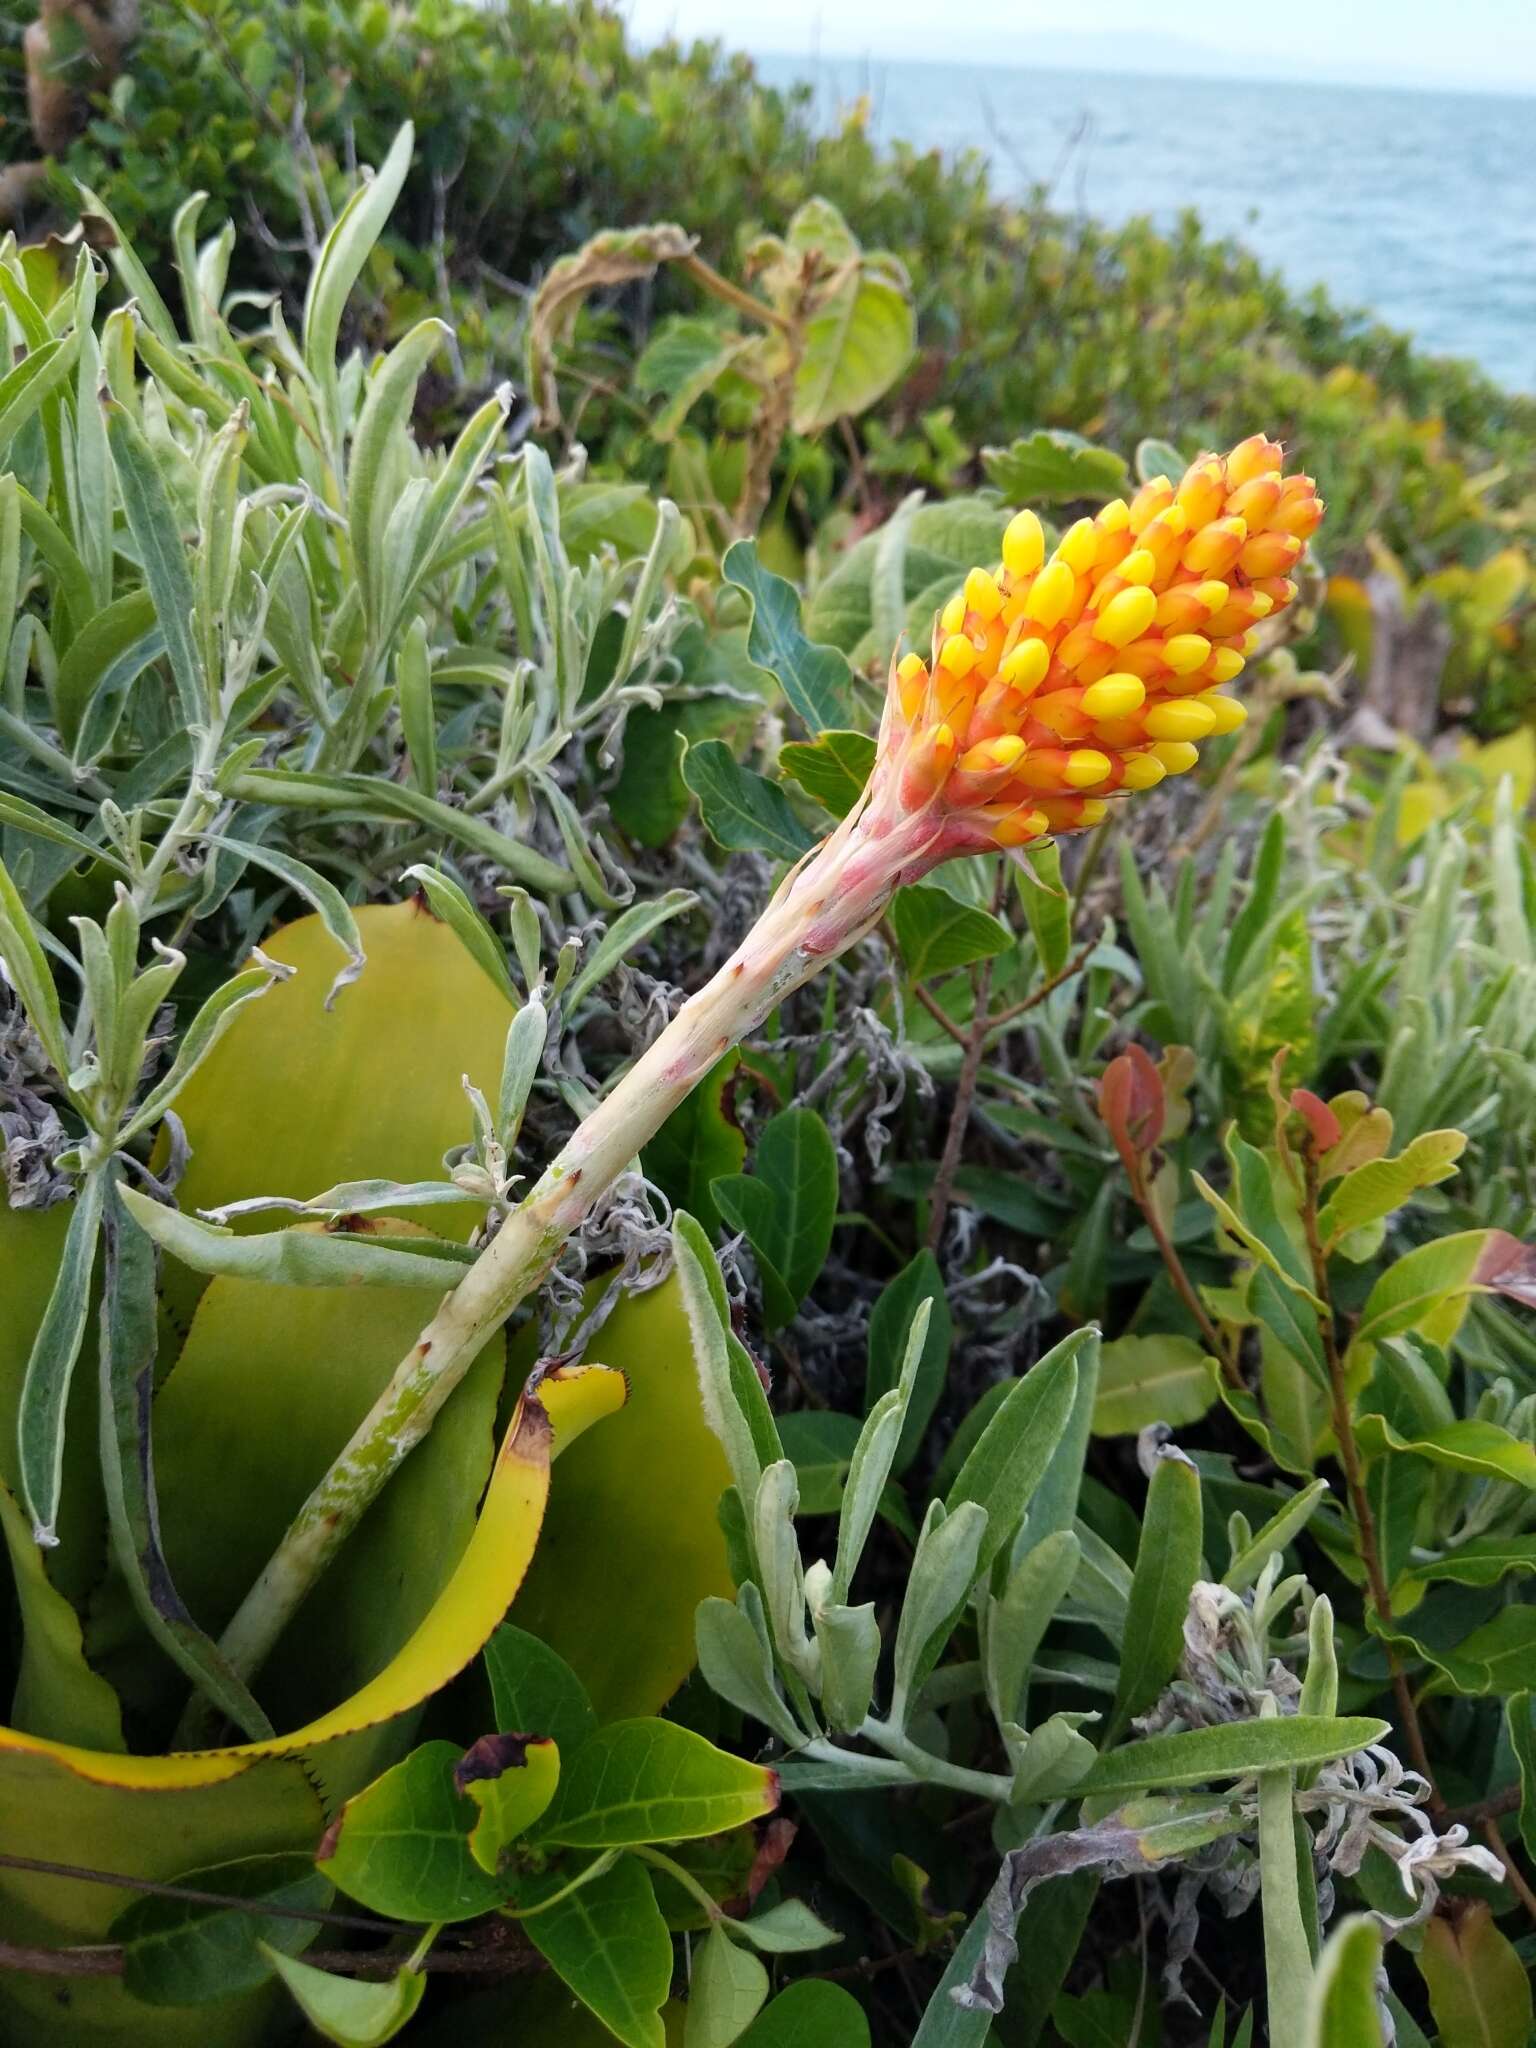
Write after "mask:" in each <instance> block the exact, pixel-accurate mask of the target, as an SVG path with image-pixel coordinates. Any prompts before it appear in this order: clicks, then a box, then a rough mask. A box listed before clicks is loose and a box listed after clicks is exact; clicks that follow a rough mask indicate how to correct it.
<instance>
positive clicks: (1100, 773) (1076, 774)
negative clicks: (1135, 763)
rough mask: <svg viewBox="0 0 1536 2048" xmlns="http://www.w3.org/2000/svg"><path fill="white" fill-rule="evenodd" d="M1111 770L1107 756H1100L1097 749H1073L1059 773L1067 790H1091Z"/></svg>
mask: <svg viewBox="0 0 1536 2048" xmlns="http://www.w3.org/2000/svg"><path fill="white" fill-rule="evenodd" d="M1113 768H1114V763H1113V762H1112V761H1111V760H1110V758H1109V756H1108V754H1101V753H1100V752H1099V750H1098V748H1097V747H1074V748H1073V750H1072V752H1071V753H1070V754H1068V756H1067V763H1066V766H1065V767H1064V768H1063V769H1062V771H1061V773H1062V779H1063V780H1064V781H1065V783H1066V785H1067V787H1068V788H1069V789H1092V788H1094V786H1095V785H1096V784H1098V783H1100V782H1102V781H1103V780H1104V779H1105V777H1106V776H1107V775H1109V774H1110V773H1111V772H1112V771H1113Z"/></svg>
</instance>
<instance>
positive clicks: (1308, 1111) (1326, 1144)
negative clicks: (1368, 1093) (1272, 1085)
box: [1291, 1088, 1344, 1158]
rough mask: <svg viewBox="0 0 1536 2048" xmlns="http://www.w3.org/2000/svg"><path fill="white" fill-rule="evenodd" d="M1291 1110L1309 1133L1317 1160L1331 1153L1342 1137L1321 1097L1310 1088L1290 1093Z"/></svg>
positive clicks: (1332, 1115)
mask: <svg viewBox="0 0 1536 2048" xmlns="http://www.w3.org/2000/svg"><path fill="white" fill-rule="evenodd" d="M1291 1108H1292V1110H1293V1111H1294V1112H1295V1114H1296V1115H1297V1116H1299V1117H1300V1118H1301V1119H1302V1121H1303V1122H1304V1123H1305V1124H1306V1126H1307V1129H1308V1130H1309V1131H1310V1132H1311V1134H1312V1150H1313V1153H1314V1154H1315V1155H1316V1156H1317V1157H1318V1158H1321V1157H1322V1155H1323V1153H1325V1152H1329V1151H1332V1149H1333V1147H1334V1146H1335V1145H1337V1144H1338V1143H1339V1141H1340V1139H1341V1138H1342V1137H1343V1136H1344V1133H1343V1131H1342V1129H1341V1128H1340V1125H1339V1120H1338V1118H1337V1117H1336V1116H1335V1115H1334V1113H1333V1111H1332V1110H1331V1109H1330V1108H1329V1107H1328V1105H1327V1103H1326V1102H1324V1101H1323V1099H1322V1097H1321V1096H1318V1095H1314V1094H1313V1093H1312V1090H1311V1089H1310V1088H1296V1089H1293V1090H1292V1091H1291Z"/></svg>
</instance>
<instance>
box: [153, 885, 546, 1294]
mask: <svg viewBox="0 0 1536 2048" xmlns="http://www.w3.org/2000/svg"><path fill="white" fill-rule="evenodd" d="M355 916H356V919H357V926H358V931H359V933H360V935H361V938H362V943H363V946H364V949H365V951H366V953H367V955H368V967H367V970H366V972H365V973H364V974H363V976H362V978H361V980H359V981H358V982H357V984H356V985H355V986H354V987H352V988H349V989H347V990H346V992H345V993H344V994H343V995H342V996H341V997H340V998H339V999H338V1001H337V1003H336V1005H335V1008H334V1009H331V1010H327V1009H326V1008H325V996H326V991H327V989H328V988H329V986H330V983H331V979H332V977H333V975H334V973H335V966H336V954H335V946H334V942H333V940H332V938H331V936H330V934H329V933H328V932H327V931H326V929H325V927H324V925H323V924H322V923H321V921H320V919H319V918H318V917H306V918H300V919H299V920H298V921H297V922H296V923H294V924H291V925H287V926H285V927H284V928H283V929H282V930H281V931H278V932H276V933H274V934H272V935H271V936H270V937H269V938H267V939H266V940H265V942H264V951H265V952H266V953H268V954H269V955H270V957H271V958H272V959H274V960H276V961H278V962H280V963H281V964H282V965H284V966H287V967H292V968H293V969H295V970H296V971H295V973H294V974H293V976H292V978H291V979H290V980H287V981H284V982H282V983H281V984H280V985H279V986H278V987H276V988H274V989H273V990H272V991H271V993H270V994H269V995H267V996H264V997H263V998H262V1000H261V1002H260V1003H255V1004H251V1005H249V1006H247V1007H246V1008H244V1009H242V1010H241V1011H239V1012H238V1014H237V1015H236V1016H235V1018H234V1020H233V1021H232V1023H231V1024H230V1025H229V1028H228V1029H227V1031H226V1032H225V1033H224V1035H223V1037H222V1038H221V1039H220V1040H219V1042H218V1044H217V1045H216V1046H215V1048H214V1050H213V1052H212V1053H211V1054H210V1055H209V1057H208V1058H207V1059H206V1060H204V1062H203V1063H202V1065H201V1066H200V1067H199V1068H198V1070H197V1072H196V1073H195V1074H194V1075H193V1076H192V1078H191V1080H190V1081H189V1082H188V1083H187V1085H186V1087H185V1088H184V1089H183V1090H182V1093H181V1095H180V1097H179V1098H178V1100H177V1104H176V1110H177V1114H178V1115H179V1116H180V1118H181V1119H182V1122H183V1123H184V1124H185V1126H186V1131H187V1137H188V1140H189V1142H190V1144H191V1147H192V1159H191V1163H190V1165H189V1166H188V1168H187V1172H186V1174H185V1176H184V1178H183V1179H182V1181H181V1182H180V1184H179V1186H178V1189H177V1194H178V1198H179V1201H180V1204H181V1208H182V1210H183V1211H184V1212H185V1213H187V1214H189V1215H190V1214H191V1213H193V1212H194V1211H197V1210H209V1209H217V1208H221V1207H223V1206H224V1205H225V1204H227V1203H230V1202H237V1201H244V1200H247V1199H249V1198H250V1197H253V1196H257V1195H286V1196H290V1197H292V1198H293V1199H294V1200H295V1201H307V1200H308V1199H309V1197H310V1196H311V1195H314V1194H315V1193H317V1192H318V1191H319V1190H320V1189H322V1188H329V1187H333V1186H335V1185H336V1184H337V1183H338V1182H342V1181H348V1180H361V1179H369V1178H378V1179H382V1180H394V1181H399V1182H401V1183H402V1184H410V1183H411V1182H415V1181H427V1180H439V1179H441V1178H442V1170H443V1168H442V1162H443V1154H444V1153H445V1152H446V1151H447V1150H448V1149H449V1148H450V1147H451V1146H453V1145H458V1144H462V1143H463V1142H464V1141H465V1140H466V1139H467V1138H468V1137H469V1135H470V1129H471V1125H470V1116H469V1106H468V1104H467V1102H466V1101H465V1099H464V1090H463V1086H462V1079H461V1077H462V1076H463V1075H465V1074H467V1075H468V1076H469V1078H470V1080H471V1081H473V1082H474V1084H475V1086H476V1087H477V1088H479V1090H480V1091H481V1093H482V1094H483V1095H485V1096H486V1098H487V1099H488V1100H494V1099H495V1096H496V1083H497V1076H498V1074H499V1073H500V1071H501V1059H502V1052H503V1048H504V1046H505V1043H506V1036H507V1028H508V1026H509V1024H510V1023H511V1021H512V1017H513V1014H514V1013H513V1008H512V1005H511V1003H510V1002H509V1001H508V1000H507V999H506V998H505V997H504V996H502V995H500V994H498V993H497V991H496V990H495V989H494V988H493V987H492V986H491V983H490V981H489V979H488V978H487V976H486V975H485V974H483V973H482V972H481V970H480V968H479V967H478V966H477V965H476V963H475V962H474V960H473V959H472V958H471V957H470V955H469V954H468V953H467V952H466V951H465V950H464V947H463V946H462V944H461V943H460V941H459V939H458V938H457V937H456V936H455V934H454V933H453V931H452V930H451V929H450V928H449V927H448V926H447V925H445V924H443V923H441V922H440V921H439V920H438V919H437V918H436V917H434V916H433V915H432V913H431V912H430V910H428V909H427V908H426V907H425V905H423V904H422V903H421V901H420V900H419V899H415V900H411V901H408V902H405V903H396V904H382V903H381V904H368V905H365V906H363V907H362V908H360V909H359V910H357V911H356V913H355ZM316 1102H323V1103H324V1104H325V1115H324V1116H323V1117H317V1116H316V1115H315V1113H314V1105H315V1103H316ZM479 1219H480V1211H479V1209H478V1208H477V1207H476V1206H475V1205H474V1204H472V1203H468V1202H466V1203H465V1204H464V1205H463V1206H462V1207H461V1208H459V1209H458V1210H457V1211H454V1210H445V1211H440V1212H438V1218H437V1221H438V1227H439V1228H440V1230H441V1231H442V1233H443V1234H444V1235H445V1236H458V1235H462V1236H467V1235H468V1233H469V1231H470V1230H471V1229H472V1228H473V1227H474V1226H475V1225H476V1224H477V1223H478V1221H479ZM240 1227H241V1228H251V1227H260V1226H259V1224H258V1225H255V1226H252V1225H250V1224H242V1225H241V1226H240ZM185 1294H186V1289H185V1286H183V1290H182V1295H181V1299H183V1300H185Z"/></svg>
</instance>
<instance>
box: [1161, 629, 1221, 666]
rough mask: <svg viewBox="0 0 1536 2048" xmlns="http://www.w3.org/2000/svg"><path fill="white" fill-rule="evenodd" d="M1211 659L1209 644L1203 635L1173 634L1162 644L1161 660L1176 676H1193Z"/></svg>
mask: <svg viewBox="0 0 1536 2048" xmlns="http://www.w3.org/2000/svg"><path fill="white" fill-rule="evenodd" d="M1210 658H1211V643H1210V641H1209V640H1207V639H1206V637H1205V635H1204V634H1203V633H1175V634H1174V635H1173V637H1172V638H1171V639H1169V640H1165V641H1164V642H1163V659H1164V661H1166V662H1167V664H1168V666H1169V667H1170V668H1171V669H1172V670H1173V672H1174V674H1175V675H1176V676H1189V675H1193V674H1194V672H1195V670H1196V669H1197V668H1203V667H1204V666H1205V664H1206V662H1207V661H1209V660H1210Z"/></svg>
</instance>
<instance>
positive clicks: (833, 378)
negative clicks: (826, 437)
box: [794, 257, 915, 434]
mask: <svg viewBox="0 0 1536 2048" xmlns="http://www.w3.org/2000/svg"><path fill="white" fill-rule="evenodd" d="M914 338H915V322H914V319H913V313H912V294H911V287H910V286H909V285H908V283H907V279H906V274H905V272H904V271H902V270H901V268H900V266H899V265H897V264H895V263H894V262H892V261H891V260H890V259H887V260H886V261H885V262H884V263H883V264H881V263H878V259H876V258H873V257H869V258H865V259H864V260H863V261H862V262H860V261H854V262H850V263H849V264H848V265H847V266H846V268H845V270H844V272H843V275H842V276H841V278H840V280H839V281H838V282H836V283H835V284H834V285H833V287H832V289H831V290H830V292H828V294H827V295H826V297H825V298H824V300H823V301H822V303H821V304H820V305H819V306H818V307H817V309H816V311H815V312H814V313H813V314H812V316H811V318H810V319H809V320H808V321H807V322H806V325H805V329H804V333H803V336H802V353H801V358H800V363H799V367H798V369H797V370H796V373H795V403H794V427H795V431H796V433H799V434H816V433H820V432H821V431H822V430H823V429H825V428H827V427H829V426H831V425H832V423H833V422H834V421H835V420H839V419H843V418H846V417H848V416H850V415H853V414H857V413H861V412H865V411H867V410H868V408H869V407H870V406H872V405H873V404H874V403H875V401H876V400H877V399H878V398H881V397H883V396H884V394H885V393H886V392H887V391H889V389H890V388H891V386H892V385H893V384H894V383H895V382H896V379H897V378H898V377H899V376H900V375H901V373H902V371H903V370H904V369H905V368H906V366H907V364H908V362H909V361H910V360H911V356H912V349H913V343H914Z"/></svg>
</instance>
